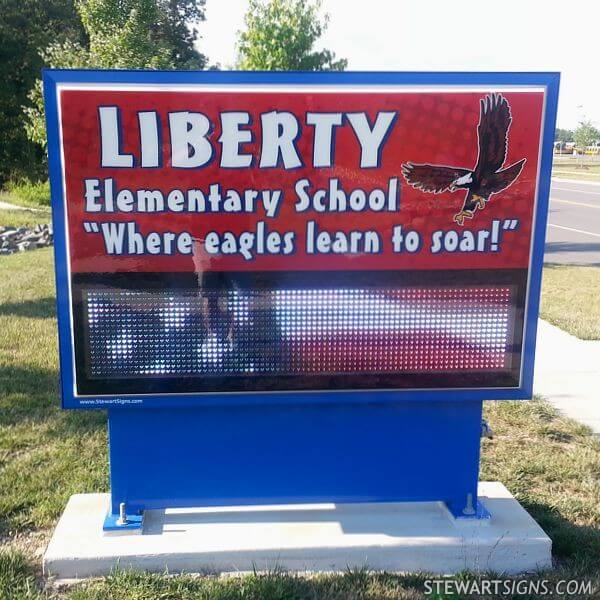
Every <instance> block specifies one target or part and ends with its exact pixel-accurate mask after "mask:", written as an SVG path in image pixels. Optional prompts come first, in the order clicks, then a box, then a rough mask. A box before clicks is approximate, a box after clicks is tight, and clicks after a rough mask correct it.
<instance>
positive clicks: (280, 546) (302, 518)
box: [44, 482, 551, 579]
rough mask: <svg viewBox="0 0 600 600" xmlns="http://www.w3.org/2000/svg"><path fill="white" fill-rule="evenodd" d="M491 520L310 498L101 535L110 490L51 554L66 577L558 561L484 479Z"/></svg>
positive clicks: (50, 563) (86, 500)
mask: <svg viewBox="0 0 600 600" xmlns="http://www.w3.org/2000/svg"><path fill="white" fill-rule="evenodd" d="M479 494H480V499H481V500H482V501H483V503H484V504H485V506H486V508H487V509H488V510H489V511H490V513H491V515H492V518H491V519H490V520H488V521H476V520H475V521H469V520H462V519H459V520H455V519H453V518H452V517H451V516H450V513H449V512H448V511H446V510H445V508H444V506H443V505H442V504H441V503H438V502H419V503H385V504H303V505H278V506H245V507H224V508H212V507H211V508H194V509H168V510H166V511H162V510H153V511H147V513H146V516H145V520H144V529H143V532H142V535H127V534H125V535H117V536H114V535H110V534H104V533H103V531H102V523H103V521H104V517H105V516H106V512H107V509H108V505H109V496H108V494H77V495H75V496H72V497H71V498H70V500H69V502H68V504H67V507H66V509H65V512H64V513H63V515H62V517H61V519H60V521H59V523H58V525H57V527H56V530H55V532H54V535H53V537H52V539H51V541H50V544H49V545H48V548H47V550H46V554H45V555H44V571H45V573H46V574H48V575H50V576H54V577H56V578H59V579H74V578H83V577H90V576H97V575H104V574H107V573H109V572H110V570H111V569H113V568H114V567H119V568H121V569H128V568H133V569H139V570H147V571H155V572H164V571H165V570H168V571H169V572H170V573H174V572H175V573H176V572H180V571H186V572H194V573H206V572H211V573H215V572H216V573H225V572H227V573H229V572H240V571H252V570H259V571H261V570H267V569H274V568H281V569H286V570H293V571H308V572H315V571H342V570H345V569H347V568H348V567H366V568H368V569H373V570H386V571H404V572H408V571H412V572H414V571H427V572H432V573H455V572H457V571H461V570H465V569H470V570H475V571H490V570H491V571H495V572H498V573H507V574H509V573H510V574H514V573H519V572H523V571H530V570H535V569H541V568H547V567H550V566H551V556H550V550H551V541H550V539H549V538H548V536H547V535H546V534H545V533H544V531H543V530H542V529H541V528H540V527H539V525H538V524H537V523H536V522H535V521H534V520H533V519H532V518H531V517H530V516H529V514H528V513H527V512H526V511H525V510H524V509H523V508H522V507H521V505H520V504H519V503H518V502H517V501H516V500H515V499H514V498H513V497H512V495H511V494H510V493H509V492H508V490H507V489H506V488H505V487H504V486H503V485H502V484H501V483H497V482H493V483H480V490H479Z"/></svg>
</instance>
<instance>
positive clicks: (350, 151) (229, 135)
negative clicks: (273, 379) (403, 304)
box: [60, 89, 544, 273]
mask: <svg viewBox="0 0 600 600" xmlns="http://www.w3.org/2000/svg"><path fill="white" fill-rule="evenodd" d="M543 102H544V94H543V92H542V91H537V92H535V91H533V92H532V91H518V92H510V91H508V92H499V93H493V92H489V93H486V92H483V91H482V92H458V91H454V92H450V91H439V92H437V91H427V92H425V91H419V92H416V91H408V92H402V91H400V92H396V93H393V92H390V91H385V92H378V91H373V92H368V93H365V92H364V91H356V92H346V93H338V92H319V91H318V90H314V91H312V92H311V91H303V92H301V93H298V92H290V91H270V90H269V91H241V90H240V91H234V92H232V91H231V90H229V91H227V92H224V91H211V90H210V89H202V90H199V91H196V92H192V91H161V92H157V91H155V90H153V91H143V90H130V91H112V90H65V91H63V92H62V93H61V96H60V106H61V116H62V135H63V147H64V159H65V163H66V164H67V165H68V168H67V170H66V172H65V179H66V192H67V213H68V220H69V242H70V244H69V246H70V254H71V269H72V271H73V272H90V271H101V272H106V273H109V272H131V271H147V272H163V271H166V272H173V271H183V272H185V271H194V270H196V269H197V264H196V263H197V262H198V260H200V261H203V268H205V269H208V270H217V271H231V270H233V271H239V270H243V271H246V270H251V271H256V270H329V269H332V270H339V269H378V270H379V269H475V268H477V269H478V268H486V269H506V268H526V267H527V265H528V261H529V251H530V238H531V228H532V220H533V213H534V204H535V194H536V182H537V173H538V166H539V165H538V159H539V153H540V129H541V123H542V112H543V110H542V109H543ZM103 144H104V154H103V147H102V145H103ZM461 180H462V183H461ZM192 240H193V241H192ZM198 244H200V246H201V248H197V247H196V248H195V246H197V245H198ZM199 254H202V256H199ZM194 256H196V260H194Z"/></svg>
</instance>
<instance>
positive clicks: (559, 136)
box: [554, 127, 573, 144]
mask: <svg viewBox="0 0 600 600" xmlns="http://www.w3.org/2000/svg"><path fill="white" fill-rule="evenodd" d="M554 141H555V142H561V143H562V144H565V143H567V142H572V141H573V131H571V130H570V129H561V128H560V127H557V128H556V131H555V132H554Z"/></svg>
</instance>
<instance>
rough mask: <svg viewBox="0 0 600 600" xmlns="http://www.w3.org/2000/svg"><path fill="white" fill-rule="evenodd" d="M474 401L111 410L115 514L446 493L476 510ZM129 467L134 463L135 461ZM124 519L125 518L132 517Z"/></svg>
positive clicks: (477, 405) (450, 500) (438, 497)
mask: <svg viewBox="0 0 600 600" xmlns="http://www.w3.org/2000/svg"><path fill="white" fill-rule="evenodd" d="M481 412H482V402H479V401H472V402H465V401H460V402H458V401H457V402H448V401H444V402H439V401H420V400H419V401H401V402H397V403H393V404H390V403H385V404H384V403H381V404H378V403H367V404H355V403H353V404H341V403H339V402H336V403H335V404H320V405H310V404H309V405H307V404H298V405H289V404H288V405H263V406H238V407H236V408H235V410H232V408H231V407H219V406H210V407H204V408H189V409H185V410H181V409H180V410H167V409H154V410H146V411H139V410H135V409H123V408H119V409H118V410H110V411H109V435H110V470H111V488H112V489H111V501H112V505H111V513H110V514H109V516H108V518H107V522H106V527H105V528H106V529H114V528H115V523H116V520H117V518H118V515H119V507H120V505H121V503H125V508H126V512H127V515H140V514H141V513H142V512H143V511H144V510H147V509H164V508H170V507H173V508H174V507H193V506H224V505H258V504H281V503H310V502H339V503H342V502H396V501H443V502H445V503H446V505H447V507H448V509H449V510H450V512H451V513H452V514H453V515H454V516H456V517H460V518H463V517H468V518H481V517H485V511H484V509H482V508H481V506H480V505H479V503H478V500H477V480H478V471H479V449H480V433H481ZM132 465H135V468H132ZM128 521H131V519H128Z"/></svg>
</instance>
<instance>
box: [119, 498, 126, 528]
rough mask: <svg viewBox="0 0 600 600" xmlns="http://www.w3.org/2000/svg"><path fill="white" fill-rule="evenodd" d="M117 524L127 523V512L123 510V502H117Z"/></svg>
mask: <svg viewBox="0 0 600 600" xmlns="http://www.w3.org/2000/svg"><path fill="white" fill-rule="evenodd" d="M117 525H127V513H126V512H125V502H121V504H119V518H118V519H117Z"/></svg>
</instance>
